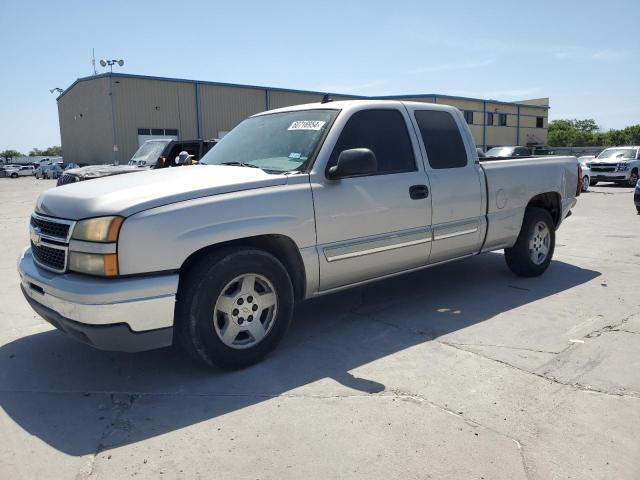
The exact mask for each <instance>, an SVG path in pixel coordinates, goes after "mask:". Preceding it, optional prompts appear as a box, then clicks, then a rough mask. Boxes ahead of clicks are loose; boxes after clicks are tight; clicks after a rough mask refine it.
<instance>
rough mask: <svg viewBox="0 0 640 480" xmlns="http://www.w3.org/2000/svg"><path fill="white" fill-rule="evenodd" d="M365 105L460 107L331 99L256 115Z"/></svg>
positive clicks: (429, 107)
mask: <svg viewBox="0 0 640 480" xmlns="http://www.w3.org/2000/svg"><path fill="white" fill-rule="evenodd" d="M365 105H378V106H389V105H396V106H400V105H406V106H410V107H419V108H424V109H428V110H445V111H457V110H458V108H456V107H453V106H451V105H443V104H440V103H427V102H405V101H401V100H376V99H371V100H338V101H335V102H334V101H329V102H324V103H322V102H315V103H304V104H302V105H291V106H289V107H282V108H277V109H274V110H267V111H266V112H260V113H256V114H255V115H254V117H257V116H260V115H267V114H271V113H280V112H294V111H299V110H318V109H327V110H345V109H349V108H354V107H360V106H365Z"/></svg>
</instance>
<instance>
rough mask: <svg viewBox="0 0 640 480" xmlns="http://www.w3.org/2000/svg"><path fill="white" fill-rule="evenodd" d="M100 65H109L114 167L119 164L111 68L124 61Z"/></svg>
mask: <svg viewBox="0 0 640 480" xmlns="http://www.w3.org/2000/svg"><path fill="white" fill-rule="evenodd" d="M100 65H101V66H103V67H106V66H107V65H109V68H110V69H111V73H110V75H109V101H110V103H111V134H112V138H113V163H115V164H116V165H117V164H118V163H120V162H119V161H118V142H117V141H116V118H115V113H114V107H113V66H114V65H118V66H120V67H121V66H123V65H124V60H122V59H120V60H104V59H103V60H100Z"/></svg>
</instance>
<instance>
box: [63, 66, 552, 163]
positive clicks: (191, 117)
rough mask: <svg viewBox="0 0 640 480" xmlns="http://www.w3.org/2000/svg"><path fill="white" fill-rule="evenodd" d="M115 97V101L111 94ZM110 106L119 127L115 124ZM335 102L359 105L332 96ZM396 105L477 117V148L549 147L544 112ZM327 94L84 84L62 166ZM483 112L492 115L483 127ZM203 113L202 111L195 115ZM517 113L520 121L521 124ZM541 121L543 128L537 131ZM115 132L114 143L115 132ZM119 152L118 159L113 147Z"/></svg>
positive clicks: (230, 124) (216, 128)
mask: <svg viewBox="0 0 640 480" xmlns="http://www.w3.org/2000/svg"><path fill="white" fill-rule="evenodd" d="M110 85H111V88H112V90H113V95H112V97H110V96H109V89H110ZM111 98H112V99H113V112H114V122H113V123H112V121H111V119H112V117H111V101H110V99H111ZM332 98H333V99H334V100H336V101H337V100H348V99H352V98H356V97H353V96H349V95H332ZM395 98H396V99H398V100H408V101H420V102H426V103H432V102H434V101H435V102H436V103H441V104H445V105H452V106H455V107H457V108H459V109H461V110H471V111H472V112H473V124H472V125H470V128H471V131H472V133H473V136H474V138H475V140H476V143H477V144H478V145H479V146H482V145H483V144H485V142H486V145H515V144H518V143H520V144H525V143H527V142H536V143H544V142H546V139H547V129H546V127H547V115H548V110H547V109H545V108H535V107H533V106H522V105H521V106H520V107H519V108H518V106H517V105H515V104H508V103H499V102H492V101H486V102H485V101H483V100H477V99H467V98H457V97H448V96H439V95H429V96H418V97H415V96H413V97H412V96H407V97H402V98H400V97H395ZM321 99H322V94H317V93H307V92H296V91H287V90H280V89H269V88H266V87H265V88H262V87H248V86H247V87H244V86H241V85H218V84H210V83H199V82H194V81H189V80H173V79H163V78H154V77H149V78H144V77H136V76H127V75H114V76H112V77H111V76H109V75H105V76H98V77H95V78H91V77H89V78H86V79H81V80H80V81H78V82H77V83H76V84H74V85H73V87H72V88H70V89H69V90H67V91H66V92H65V93H64V94H63V96H62V97H61V98H60V99H59V102H58V106H59V107H58V108H59V118H60V130H61V135H62V146H63V149H64V155H65V159H68V160H70V161H75V162H83V163H108V162H112V161H114V160H117V161H119V162H120V163H125V162H127V161H128V160H129V159H130V158H131V156H132V155H133V153H134V152H135V151H136V149H137V148H138V129H140V128H144V129H153V128H158V129H176V130H178V132H179V137H180V138H181V139H184V140H189V139H195V138H198V136H200V137H201V138H205V139H208V138H217V137H219V136H220V134H221V132H226V131H229V130H231V129H232V128H234V127H235V126H236V125H237V124H238V123H240V122H241V121H242V120H244V119H245V118H247V117H249V116H251V115H253V114H255V113H258V112H262V111H264V110H267V109H276V108H282V107H288V106H291V105H299V104H304V103H314V102H318V101H320V100H321ZM485 104H486V111H487V112H493V113H494V114H496V115H495V117H496V118H495V119H494V124H493V125H487V126H485V125H484V124H485V122H486V116H485V115H484V109H485ZM198 105H199V109H198ZM518 109H519V110H520V116H519V117H518ZM498 113H506V114H507V126H506V127H505V126H499V125H498V118H497V117H498V115H497V114H498ZM536 116H542V117H543V122H544V128H537V127H536V123H535V122H536ZM113 130H115V140H113V139H112V137H113V135H112V132H113ZM114 143H115V144H116V145H117V146H118V151H117V152H116V153H115V154H114V152H113V145H114Z"/></svg>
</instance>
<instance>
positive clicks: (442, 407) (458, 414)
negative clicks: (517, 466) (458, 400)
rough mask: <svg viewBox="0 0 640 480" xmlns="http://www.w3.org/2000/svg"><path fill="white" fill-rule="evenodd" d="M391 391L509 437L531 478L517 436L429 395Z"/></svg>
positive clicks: (526, 472) (522, 448)
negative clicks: (439, 401) (437, 400)
mask: <svg viewBox="0 0 640 480" xmlns="http://www.w3.org/2000/svg"><path fill="white" fill-rule="evenodd" d="M388 393H391V394H393V395H394V396H395V397H398V398H406V399H409V400H413V401H418V402H424V403H427V404H428V405H430V406H431V407H434V408H437V409H439V410H441V411H443V412H445V413H447V414H449V415H453V416H455V417H458V418H460V419H461V420H463V421H464V422H465V423H466V424H468V425H470V426H472V427H480V428H483V429H486V430H488V431H490V432H492V433H495V434H496V435H500V436H501V437H504V438H507V439H508V440H511V441H512V442H513V443H515V444H516V447H517V448H518V453H519V455H520V461H521V462H522V469H523V471H524V474H525V477H526V478H527V479H530V478H531V473H530V471H529V467H528V465H527V461H526V458H525V455H524V445H523V443H522V442H521V441H520V440H519V439H517V438H516V437H513V436H511V435H508V434H506V433H504V432H501V431H500V430H498V429H496V428H493V427H491V426H489V425H485V424H483V423H481V422H479V421H478V420H476V419H474V418H470V417H469V416H468V415H465V414H463V413H461V412H460V411H458V410H454V409H451V408H449V407H448V406H446V405H441V404H439V403H436V402H434V401H433V400H430V399H428V398H427V397H425V396H424V395H419V394H416V393H412V392H407V391H404V390H400V389H390V390H387V394H388Z"/></svg>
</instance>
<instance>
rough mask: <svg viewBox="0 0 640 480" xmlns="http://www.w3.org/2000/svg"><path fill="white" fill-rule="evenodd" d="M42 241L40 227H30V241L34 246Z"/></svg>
mask: <svg viewBox="0 0 640 480" xmlns="http://www.w3.org/2000/svg"><path fill="white" fill-rule="evenodd" d="M41 241H42V237H40V229H39V228H32V229H31V243H33V244H34V245H35V246H36V247H37V246H38V245H40V242H41Z"/></svg>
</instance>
